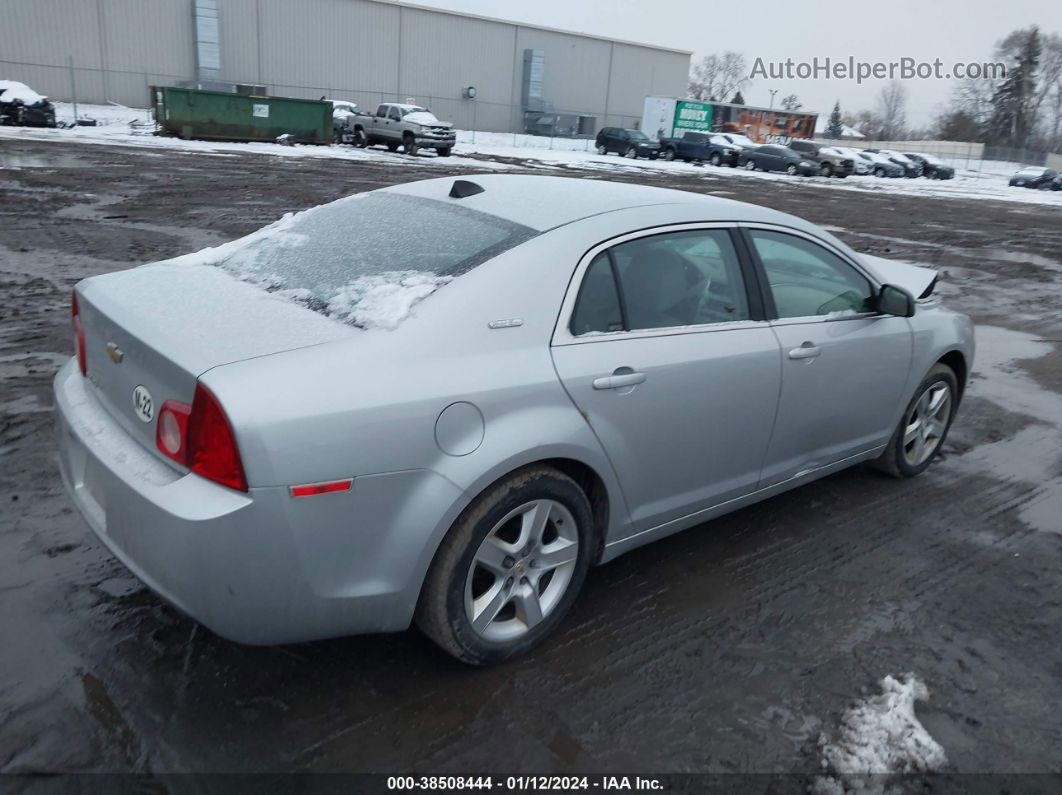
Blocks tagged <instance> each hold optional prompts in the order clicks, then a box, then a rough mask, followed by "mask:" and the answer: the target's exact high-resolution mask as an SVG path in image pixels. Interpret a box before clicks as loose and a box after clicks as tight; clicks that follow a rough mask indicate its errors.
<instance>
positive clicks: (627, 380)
mask: <svg viewBox="0 0 1062 795" xmlns="http://www.w3.org/2000/svg"><path fill="white" fill-rule="evenodd" d="M643 381H645V373H636V372H634V371H633V370H631V369H630V368H629V367H621V368H619V369H618V370H616V372H614V373H613V374H612V375H606V376H604V377H602V378H595V379H594V389H622V388H623V387H626V386H635V385H636V384H640V383H642V382H643Z"/></svg>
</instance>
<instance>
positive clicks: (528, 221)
mask: <svg viewBox="0 0 1062 795" xmlns="http://www.w3.org/2000/svg"><path fill="white" fill-rule="evenodd" d="M454 179H455V178H454V177H442V178H439V179H427V180H421V181H419V182H407V183H405V184H403V185H395V186H392V187H389V188H383V189H381V190H382V191H384V192H393V193H401V194H404V195H407V196H418V197H422V198H426V199H436V200H440V201H447V202H456V203H459V204H460V206H462V207H467V208H469V209H471V210H478V211H480V212H484V213H488V214H490V215H494V216H497V217H499V218H504V219H505V220H508V221H512V222H513V223H518V224H522V225H523V226H526V227H529V228H531V229H534V230H536V231H539V232H545V231H547V230H550V229H555V228H556V227H558V226H564V225H565V224H570V223H573V222H575V221H579V220H582V219H584V218H590V217H592V216H596V215H602V214H604V213H609V212H616V211H618V210H627V209H630V208H633V207H646V206H651V205H669V204H670V205H676V209H677V207H678V206H682V207H683V208H684V210H685V211H687V212H688V210H689V209H690V207H691V206H695V207H697V208H698V210H699V212H698V215H701V216H702V218H703V220H705V221H712V220H719V221H749V222H756V221H759V222H765V223H787V222H788V221H791V220H792V219H791V217H790V216H788V215H786V214H784V213H780V212H777V211H775V210H770V209H768V208H766V207H759V206H757V205H755V204H746V203H745V202H738V201H733V200H731V199H723V198H719V197H716V196H705V195H703V194H699V193H690V192H688V191H681V190H672V189H670V188H654V187H650V186H648V185H636V184H632V183H628V182H608V181H606V180H593V179H574V178H571V177H547V176H535V175H530V174H475V175H470V176H468V177H465V178H464V179H465V180H467V181H469V182H474V183H475V184H477V185H479V186H480V187H481V188H483V191H482V192H481V193H476V194H474V195H471V196H466V197H465V198H461V199H453V198H450V197H449V193H450V189H451V187H452V186H453V184H454ZM701 208H703V212H700V209H701ZM683 214H686V213H683Z"/></svg>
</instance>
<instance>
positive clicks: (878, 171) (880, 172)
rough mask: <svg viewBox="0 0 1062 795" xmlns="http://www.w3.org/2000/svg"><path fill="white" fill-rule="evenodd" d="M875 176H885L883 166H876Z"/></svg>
mask: <svg viewBox="0 0 1062 795" xmlns="http://www.w3.org/2000/svg"><path fill="white" fill-rule="evenodd" d="M874 176H875V177H878V178H879V179H880V178H881V177H884V176H885V169H883V168H875V169H874Z"/></svg>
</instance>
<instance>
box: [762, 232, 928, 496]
mask: <svg viewBox="0 0 1062 795" xmlns="http://www.w3.org/2000/svg"><path fill="white" fill-rule="evenodd" d="M745 234H746V235H747V237H748V241H749V247H750V250H751V251H752V252H753V255H754V257H755V259H756V260H757V263H756V264H757V267H758V268H759V269H760V278H761V280H762V282H763V283H764V284H766V285H767V289H766V295H765V298H766V301H767V311H768V312H769V313H770V317H772V320H771V321H770V325H771V327H772V329H773V330H774V333H775V334H776V335H777V338H778V343H779V345H780V346H781V351H782V390H781V395H780V398H779V404H778V418H777V422H776V423H775V431H774V435H773V437H772V439H771V443H770V447H769V449H768V452H767V457H766V459H765V461H764V467H763V476H762V479H761V481H760V487H761V488H765V487H768V486H772V485H774V484H776V483H779V482H782V481H785V480H788V479H790V478H792V477H795V476H797V475H800V474H803V473H806V472H809V471H812V470H815V469H818V468H820V467H823V466H828V465H829V464H832V463H836V462H839V461H842V460H844V459H846V458H850V457H852V456H855V455H858V454H860V453H863V452H866V451H869V450H872V449H874V448H876V447H879V446H881V445H884V444H886V443H887V442H888V439H889V436H890V435H891V433H892V431H893V424H894V422H895V421H896V416H897V413H898V410H899V405H900V402H901V401H902V400H903V397H904V389H905V385H906V383H907V379H908V374H909V370H910V366H911V348H912V332H911V326H910V323H909V322H908V320H907V318H904V317H895V316H892V315H884V314H880V313H878V312H877V311H876V310H875V309H874V305H875V296H876V294H877V288H878V285H875V284H874V283H873V282H872V281H871V279H870V278H868V276H867V275H866V274H865V273H863V272H862V270H861V269H860V268H859V267H858V266H857V265H856V264H855V263H853V262H851V261H850V260H849V259H848V257H847V256H846V255H844V254H843V253H842V252H841V251H840V250H838V249H835V248H833V247H830V246H829V245H828V244H827V243H826V242H825V241H821V240H819V239H818V238H815V237H813V236H811V235H808V234H805V233H802V232H797V231H795V230H791V229H779V228H771V227H768V226H762V227H761V226H753V225H747V226H746V228H745Z"/></svg>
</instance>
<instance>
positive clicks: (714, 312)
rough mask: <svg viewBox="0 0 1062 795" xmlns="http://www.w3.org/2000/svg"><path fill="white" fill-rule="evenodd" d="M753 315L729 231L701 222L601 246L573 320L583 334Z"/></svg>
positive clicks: (574, 330) (575, 328)
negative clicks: (694, 226) (685, 228)
mask: <svg viewBox="0 0 1062 795" xmlns="http://www.w3.org/2000/svg"><path fill="white" fill-rule="evenodd" d="M617 278H618V280H619V281H618V284H617V282H616V279H617ZM749 318H750V314H749V304H748V296H747V294H746V291H745V283H744V279H743V277H742V274H741V267H740V264H739V262H738V258H737V252H736V250H735V248H734V245H733V242H732V240H731V238H730V234H729V233H728V232H727V230H725V229H698V230H688V231H682V232H670V233H666V234H661V235H650V236H647V237H642V238H638V239H636V240H631V241H628V242H626V243H620V244H619V245H617V246H614V247H612V248H611V249H609V250H608V251H605V252H602V253H601V254H599V255H598V256H597V257H596V258H595V259H594V261H593V262H592V263H591V264H590V266H589V268H588V269H587V271H586V275H585V276H584V278H583V284H582V285H581V287H580V292H579V296H578V298H577V299H576V304H575V309H574V311H573V313H572V323H571V326H570V328H571V332H572V334H574V335H577V336H578V335H580V334H587V333H589V332H609V331H619V330H626V331H639V330H649V329H657V328H672V327H681V326H700V325H709V324H715V323H727V322H732V321H738V320H748V319H749Z"/></svg>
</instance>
